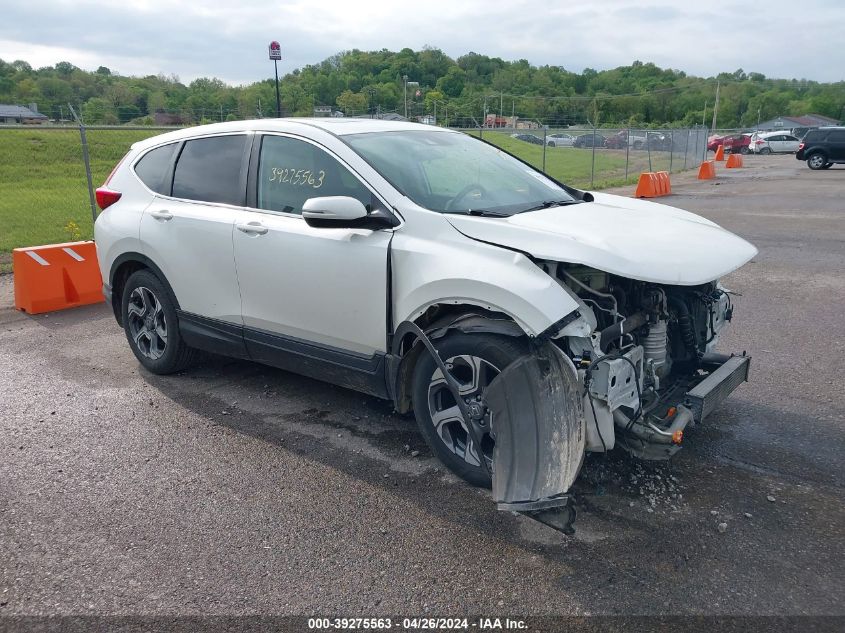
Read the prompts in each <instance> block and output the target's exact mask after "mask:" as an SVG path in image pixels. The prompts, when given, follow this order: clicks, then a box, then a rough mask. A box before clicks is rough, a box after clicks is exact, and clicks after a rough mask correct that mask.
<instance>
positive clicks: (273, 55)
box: [270, 40, 282, 119]
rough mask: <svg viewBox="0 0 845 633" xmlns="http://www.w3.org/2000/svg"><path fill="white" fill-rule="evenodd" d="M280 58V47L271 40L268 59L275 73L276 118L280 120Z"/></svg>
mask: <svg viewBox="0 0 845 633" xmlns="http://www.w3.org/2000/svg"><path fill="white" fill-rule="evenodd" d="M281 58H282V47H281V45H280V44H279V43H278V42H277V41H275V40H273V41H272V42H270V59H272V60H273V69H274V70H275V71H276V117H277V118H279V119H281V118H282V98H281V95H280V94H279V60H280V59H281Z"/></svg>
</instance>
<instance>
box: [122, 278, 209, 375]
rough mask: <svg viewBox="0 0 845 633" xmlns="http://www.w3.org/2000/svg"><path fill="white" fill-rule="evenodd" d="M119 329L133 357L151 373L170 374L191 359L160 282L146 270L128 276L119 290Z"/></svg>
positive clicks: (190, 351) (173, 306)
mask: <svg viewBox="0 0 845 633" xmlns="http://www.w3.org/2000/svg"><path fill="white" fill-rule="evenodd" d="M121 310H122V311H123V329H124V332H125V333H126V340H127V341H129V347H130V348H131V349H132V353H134V354H135V358H137V359H138V361H139V362H140V363H141V364H142V365H143V366H144V367H145V368H146V369H147V370H149V371H151V372H152V373H154V374H172V373H174V372H177V371H180V370H182V369H184V368H185V367H187V366H188V365H189V364H191V362H192V361H193V360H194V355H195V351H194V350H193V349H192V348H190V347H188V346H187V345H186V344H185V342H184V341H183V340H182V335H181V333H180V332H179V323H178V320H177V317H176V306H175V305H174V302H173V300H172V299H171V298H170V293H169V292H168V290H167V289H166V288H165V286H164V284H163V283H162V282H161V280H160V279H159V278H158V277H156V276H155V275H154V274H153V273H152V272H150V271H149V270H139V271H137V272H134V273H132V275H131V276H130V277H129V279H127V280H126V286H124V289H123V301H122V302H121Z"/></svg>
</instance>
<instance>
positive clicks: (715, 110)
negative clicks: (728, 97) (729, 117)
mask: <svg viewBox="0 0 845 633" xmlns="http://www.w3.org/2000/svg"><path fill="white" fill-rule="evenodd" d="M720 83H721V82H719V81H718V80H717V81H716V103H715V104H714V105H713V125H712V126H711V129H713V130H715V129H716V117H717V116H718V115H719V84H720Z"/></svg>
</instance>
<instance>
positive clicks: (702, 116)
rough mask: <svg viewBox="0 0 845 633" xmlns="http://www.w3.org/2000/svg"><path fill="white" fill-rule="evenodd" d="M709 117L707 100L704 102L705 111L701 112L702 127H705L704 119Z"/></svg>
mask: <svg viewBox="0 0 845 633" xmlns="http://www.w3.org/2000/svg"><path fill="white" fill-rule="evenodd" d="M706 118H707V102H706V101H705V102H704V111H703V112H702V113H701V127H704V120H705V119H706Z"/></svg>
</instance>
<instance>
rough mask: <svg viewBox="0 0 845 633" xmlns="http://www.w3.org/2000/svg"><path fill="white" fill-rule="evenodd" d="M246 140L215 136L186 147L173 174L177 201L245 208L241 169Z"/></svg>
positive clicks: (197, 140)
mask: <svg viewBox="0 0 845 633" xmlns="http://www.w3.org/2000/svg"><path fill="white" fill-rule="evenodd" d="M245 144H246V136H245V135H243V134H238V135H232V136H213V137H210V138H199V139H196V140H193V141H188V142H187V143H185V148H184V149H183V150H182V153H181V154H180V155H179V160H178V161H177V162H176V171H175V172H174V174H173V197H175V198H187V199H188V200H201V201H202V202H222V203H225V204H234V205H238V206H243V205H244V195H245V192H244V186H243V184H242V182H241V167H242V166H243V162H244V146H245Z"/></svg>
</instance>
